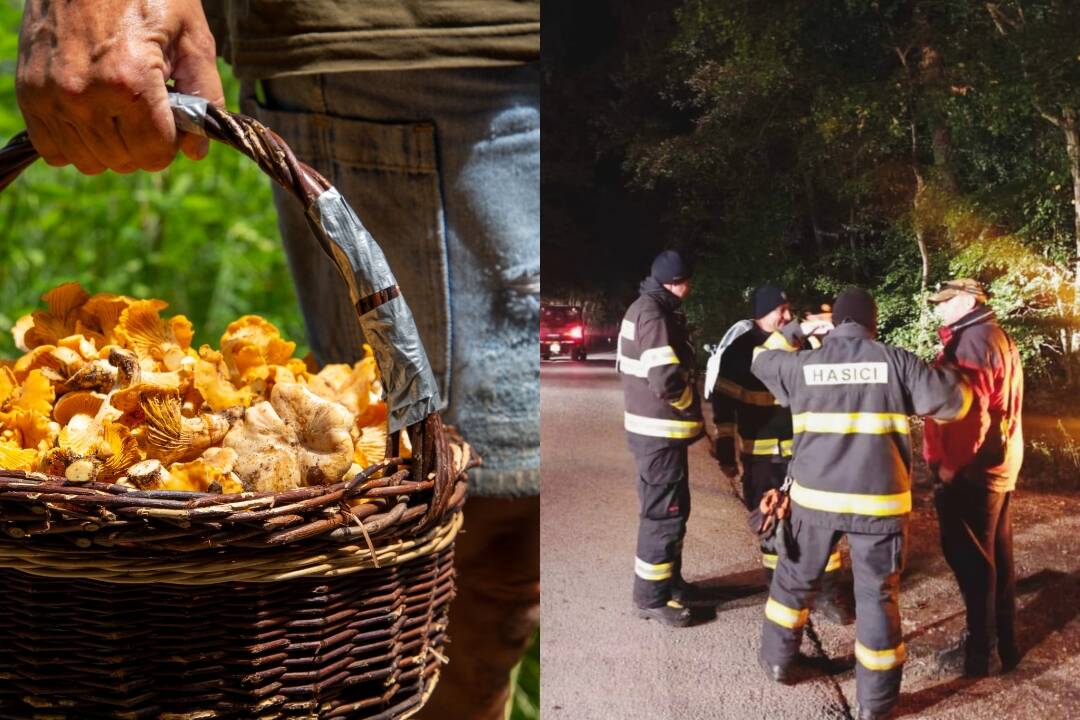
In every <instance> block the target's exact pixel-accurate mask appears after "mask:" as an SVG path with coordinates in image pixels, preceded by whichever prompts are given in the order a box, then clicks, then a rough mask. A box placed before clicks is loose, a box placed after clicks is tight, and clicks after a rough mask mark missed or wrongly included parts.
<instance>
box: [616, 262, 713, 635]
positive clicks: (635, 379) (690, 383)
mask: <svg viewBox="0 0 1080 720" xmlns="http://www.w3.org/2000/svg"><path fill="white" fill-rule="evenodd" d="M689 292H690V270H689V268H688V267H687V265H686V263H685V261H684V260H683V258H682V257H681V256H680V255H679V254H678V253H677V252H675V251H673V250H667V251H664V252H662V253H660V254H659V255H658V256H657V257H656V259H655V260H654V261H653V264H652V270H651V272H650V274H649V276H648V277H647V278H645V280H644V281H643V282H642V283H641V288H640V293H641V295H640V297H638V299H637V300H635V301H634V303H633V304H632V305H631V306H630V308H629V309H628V310H627V311H626V316H625V317H624V318H623V321H622V326H621V328H620V332H619V346H618V360H617V364H616V367H617V368H618V371H619V373H620V374H621V375H622V385H623V394H624V398H625V401H626V413H625V415H624V424H625V427H626V435H627V443H628V444H629V446H630V452H632V453H633V454H634V462H635V463H636V464H637V471H638V484H637V488H638V497H639V499H640V501H641V502H640V514H639V518H640V520H639V525H638V539H637V552H636V557H635V559H634V604H635V606H636V608H637V612H638V614H639V615H640V616H641V617H644V618H649V619H654V620H658V621H660V622H662V623H665V624H667V625H673V626H677V627H684V626H686V625H689V624H690V610H689V608H688V607H686V605H685V604H684V602H685V601H687V600H689V595H690V594H691V593H692V591H693V589H692V588H691V587H690V586H688V585H686V584H685V583H684V582H683V580H682V575H681V572H680V570H681V565H682V543H683V537H684V536H685V534H686V520H687V518H688V517H689V515H690V486H689V467H688V464H687V448H688V447H689V446H690V444H692V443H693V442H694V441H695V440H697V439H698V438H700V437H701V436H702V435H703V434H704V423H703V422H702V419H701V403H700V401H699V399H698V396H697V395H698V394H697V390H696V389H695V386H694V373H693V357H694V356H693V350H692V349H691V346H690V339H689V336H688V334H687V329H686V317H685V316H684V315H683V313H682V311H681V310H680V309H679V307H680V305H681V304H682V301H683V299H685V298H686V296H687V294H689Z"/></svg>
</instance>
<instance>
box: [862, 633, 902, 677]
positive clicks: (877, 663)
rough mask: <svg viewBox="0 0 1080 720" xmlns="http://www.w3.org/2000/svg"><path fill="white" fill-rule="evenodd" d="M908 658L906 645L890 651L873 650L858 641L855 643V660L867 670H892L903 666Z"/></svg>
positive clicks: (900, 645)
mask: <svg viewBox="0 0 1080 720" xmlns="http://www.w3.org/2000/svg"><path fill="white" fill-rule="evenodd" d="M906 658H907V650H906V649H905V648H904V643H900V644H899V645H897V646H896V647H894V648H889V649H888V650H871V649H870V648H868V647H866V646H865V645H863V644H862V643H861V642H859V641H858V640H856V641H855V659H856V660H858V661H859V664H860V665H862V666H863V667H864V668H866V669H867V670H892V669H893V668H895V667H900V666H901V665H903V664H904V660H905V659H906Z"/></svg>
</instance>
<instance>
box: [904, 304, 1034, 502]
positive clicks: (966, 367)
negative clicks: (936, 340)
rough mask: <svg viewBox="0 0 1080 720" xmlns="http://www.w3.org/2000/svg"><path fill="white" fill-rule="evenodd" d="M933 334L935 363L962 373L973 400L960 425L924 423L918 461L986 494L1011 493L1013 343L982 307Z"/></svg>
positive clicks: (1019, 445)
mask: <svg viewBox="0 0 1080 720" xmlns="http://www.w3.org/2000/svg"><path fill="white" fill-rule="evenodd" d="M938 334H939V335H940V336H941V341H942V343H943V346H944V347H943V349H942V351H941V353H940V354H939V355H938V357H937V360H936V364H937V365H939V366H940V365H948V366H951V367H955V368H956V369H958V370H959V371H960V372H962V373H963V374H964V376H965V377H966V378H967V379H968V381H969V382H970V384H971V389H972V394H973V395H974V397H973V400H972V404H971V410H970V411H969V412H968V414H967V415H966V416H965V417H964V418H963V419H962V420H959V421H957V422H954V423H948V424H938V423H935V422H927V423H926V429H925V432H924V434H923V457H925V458H926V461H927V463H929V464H930V465H931V466H933V465H938V466H940V467H943V468H947V469H949V470H953V471H963V472H962V473H959V474H962V475H964V477H965V478H968V479H969V480H972V481H983V482H986V483H987V486H988V487H989V488H990V489H991V490H995V491H998V492H1008V491H1010V490H1013V489H1014V488H1015V487H1016V477H1017V475H1018V474H1019V473H1020V465H1021V463H1023V460H1024V434H1023V429H1022V427H1021V422H1020V414H1021V409H1022V403H1023V396H1024V371H1023V368H1022V367H1021V365H1020V353H1019V352H1018V351H1017V349H1016V344H1015V343H1014V342H1013V341H1012V339H1011V338H1010V337H1009V336H1008V335H1006V334H1005V332H1004V331H1003V330H1002V329H1001V327H1000V326H999V325H998V324H997V320H996V319H995V317H994V311H993V310H991V309H990V308H988V307H986V306H983V305H980V306H978V307H976V308H975V309H974V310H972V311H971V312H970V313H968V314H967V315H966V316H964V317H963V318H961V319H960V320H958V321H957V322H955V323H953V324H952V325H950V326H948V327H944V328H941V329H940V330H938Z"/></svg>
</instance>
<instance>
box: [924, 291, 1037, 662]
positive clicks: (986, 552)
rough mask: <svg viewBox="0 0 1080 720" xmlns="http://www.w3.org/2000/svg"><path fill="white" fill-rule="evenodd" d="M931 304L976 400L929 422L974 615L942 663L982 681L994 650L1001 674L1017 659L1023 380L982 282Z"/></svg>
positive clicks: (938, 482)
mask: <svg viewBox="0 0 1080 720" xmlns="http://www.w3.org/2000/svg"><path fill="white" fill-rule="evenodd" d="M930 302H932V303H934V304H935V312H936V314H937V315H938V317H939V318H940V319H941V321H942V327H941V329H940V330H939V331H938V334H939V335H940V336H941V341H942V344H943V348H942V351H941V353H940V354H939V355H938V357H937V364H938V365H950V366H952V367H955V368H957V369H958V370H959V371H960V372H962V373H963V374H964V375H965V376H966V377H967V378H968V380H969V381H970V383H971V387H972V391H973V394H974V400H973V402H972V406H971V411H970V412H969V413H968V414H967V416H966V417H965V418H964V419H963V420H960V421H958V422H955V423H951V424H948V425H938V424H936V423H933V422H928V423H927V424H926V431H925V435H924V438H925V441H924V449H923V454H924V456H925V457H926V461H927V463H928V464H929V466H930V469H931V472H932V473H933V475H934V481H935V504H936V506H937V512H938V523H939V525H940V527H941V546H942V550H943V551H944V554H945V559H946V561H948V563H949V566H950V567H951V568H952V570H953V573H954V574H955V575H956V580H957V582H958V583H959V585H960V592H961V594H962V595H963V596H964V605H965V606H966V608H967V632H966V633H965V636H964V637H963V638H961V639H960V642H959V643H957V644H956V645H955V646H953V647H951V648H948V649H947V650H944V651H943V652H942V653H940V654H939V656H938V662H939V669H940V670H941V671H943V672H958V671H961V670H962V671H963V673H964V674H965V675H969V676H976V677H981V676H986V675H989V674H990V672H991V667H992V660H993V656H994V654H995V650H996V654H997V655H998V657H999V658H1000V659H1001V667H1002V670H1004V671H1007V670H1011V669H1012V668H1014V667H1015V666H1016V665H1017V663H1018V662H1019V661H1020V653H1019V650H1018V649H1017V646H1016V637H1015V631H1014V626H1015V617H1016V580H1015V577H1014V574H1013V546H1012V513H1011V510H1010V507H1009V505H1010V498H1011V497H1012V491H1013V490H1014V489H1015V488H1016V477H1017V474H1018V473H1019V472H1020V464H1021V463H1022V462H1023V456H1024V440H1023V432H1022V430H1021V426H1020V411H1021V403H1022V401H1023V394H1024V374H1023V369H1022V368H1021V366H1020V355H1019V353H1018V352H1017V350H1016V344H1015V343H1014V342H1013V341H1012V339H1010V338H1009V336H1008V335H1006V334H1005V332H1004V331H1002V329H1001V327H1000V326H998V324H997V320H996V319H995V317H994V311H993V310H991V309H990V308H989V307H987V306H986V304H985V303H986V293H985V291H984V290H983V288H982V286H981V285H979V283H977V282H976V281H974V280H969V279H960V280H952V281H949V282H946V283H942V284H941V285H939V286H938V292H937V293H935V294H934V295H931V296H930Z"/></svg>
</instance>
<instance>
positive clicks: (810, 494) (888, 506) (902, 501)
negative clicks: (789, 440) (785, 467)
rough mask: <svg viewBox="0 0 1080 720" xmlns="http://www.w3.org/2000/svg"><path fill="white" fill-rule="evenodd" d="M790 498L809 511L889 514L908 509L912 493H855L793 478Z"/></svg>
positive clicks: (901, 513)
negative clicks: (804, 483) (817, 487)
mask: <svg viewBox="0 0 1080 720" xmlns="http://www.w3.org/2000/svg"><path fill="white" fill-rule="evenodd" d="M791 501H792V502H794V503H797V504H798V505H801V506H802V507H804V508H809V509H810V510H823V511H825V512H834V513H847V514H851V515H871V516H874V517H888V516H892V515H904V514H906V513H909V512H911V492H910V491H908V492H902V493H896V494H894V495H860V494H858V493H844V492H830V491H827V490H812V489H810V488H808V487H803V486H802V485H800V484H799V483H798V481H795V482H793V483H791Z"/></svg>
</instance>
